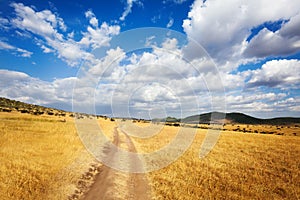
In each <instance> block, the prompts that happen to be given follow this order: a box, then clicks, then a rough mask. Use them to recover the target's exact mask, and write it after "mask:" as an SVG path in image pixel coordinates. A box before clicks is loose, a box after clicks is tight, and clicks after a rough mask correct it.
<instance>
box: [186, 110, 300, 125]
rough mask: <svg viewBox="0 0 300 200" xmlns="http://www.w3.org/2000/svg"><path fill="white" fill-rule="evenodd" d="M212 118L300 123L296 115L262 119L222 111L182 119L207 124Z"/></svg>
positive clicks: (247, 121) (247, 122)
mask: <svg viewBox="0 0 300 200" xmlns="http://www.w3.org/2000/svg"><path fill="white" fill-rule="evenodd" d="M212 116H213V117H212ZM212 119H214V121H215V122H220V121H221V120H224V119H225V121H224V122H225V123H236V124H270V125H283V124H295V123H300V118H294V117H279V118H271V119H260V118H255V117H252V116H249V115H246V114H243V113H221V112H210V113H205V114H200V115H193V116H189V117H186V118H184V119H182V120H181V122H183V123H189V124H207V123H211V120H212Z"/></svg>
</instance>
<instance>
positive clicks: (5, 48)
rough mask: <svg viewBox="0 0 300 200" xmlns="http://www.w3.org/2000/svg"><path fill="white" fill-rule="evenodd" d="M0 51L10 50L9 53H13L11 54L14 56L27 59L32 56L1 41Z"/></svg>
mask: <svg viewBox="0 0 300 200" xmlns="http://www.w3.org/2000/svg"><path fill="white" fill-rule="evenodd" d="M0 49H4V50H11V51H13V54H15V55H17V56H21V57H27V58H29V57H31V55H32V54H33V53H32V52H30V51H27V50H25V49H21V48H18V47H15V46H12V45H10V44H8V43H6V42H3V41H0Z"/></svg>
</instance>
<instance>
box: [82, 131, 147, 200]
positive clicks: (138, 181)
mask: <svg viewBox="0 0 300 200" xmlns="http://www.w3.org/2000/svg"><path fill="white" fill-rule="evenodd" d="M113 144H114V145H116V146H118V147H122V148H124V147H125V149H126V150H127V151H130V152H136V148H135V146H134V144H133V142H132V140H131V138H130V137H129V136H128V135H127V134H126V133H124V132H122V131H120V130H119V129H118V128H117V127H115V129H114V135H113ZM103 153H105V155H106V156H107V158H106V159H107V160H109V162H115V161H117V160H118V162H120V159H121V160H122V163H124V165H128V164H129V165H130V166H132V167H136V166H137V165H138V166H142V165H143V163H142V161H141V160H138V159H134V160H133V159H132V158H130V157H122V158H120V157H117V156H116V155H117V154H116V149H110V148H107V147H104V148H103ZM99 171H100V172H99V173H98V174H97V175H96V177H95V182H94V183H93V184H92V186H91V187H90V189H89V190H88V192H87V193H86V194H84V195H83V198H82V199H84V200H100V199H101V200H102V199H105V200H107V199H143V200H147V199H151V188H150V186H149V184H148V180H147V177H146V175H145V174H137V173H127V172H121V171H118V170H115V169H112V168H110V167H107V166H105V165H103V166H102V167H101V169H100V170H99Z"/></svg>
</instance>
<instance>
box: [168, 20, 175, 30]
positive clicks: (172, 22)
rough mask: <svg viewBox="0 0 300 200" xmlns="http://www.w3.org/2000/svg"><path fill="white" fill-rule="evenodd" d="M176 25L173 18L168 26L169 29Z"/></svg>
mask: <svg viewBox="0 0 300 200" xmlns="http://www.w3.org/2000/svg"><path fill="white" fill-rule="evenodd" d="M173 24H174V19H173V18H170V20H169V22H168V24H167V28H171V27H172V26H173Z"/></svg>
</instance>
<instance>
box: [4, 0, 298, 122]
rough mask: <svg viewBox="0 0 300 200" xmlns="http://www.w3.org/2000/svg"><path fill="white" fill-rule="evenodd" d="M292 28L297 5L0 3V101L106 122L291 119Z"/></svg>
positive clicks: (232, 1) (177, 0)
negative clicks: (218, 115) (208, 115)
mask: <svg viewBox="0 0 300 200" xmlns="http://www.w3.org/2000/svg"><path fill="white" fill-rule="evenodd" d="M270 5H272V6H270ZM145 27H154V28H148V29H147V28H146V29H145ZM299 27H300V3H299V1H297V0H291V1H289V3H288V4H287V3H286V2H285V1H283V0H280V1H276V2H273V1H271V0H260V1H258V0H257V1H239V0H228V1H227V2H226V4H224V2H223V1H221V0H207V1H202V0H195V1H192V0H165V1H150V0H113V1H84V2H83V1H38V2H36V1H5V0H4V1H3V0H2V1H0V58H1V59H0V66H1V68H0V77H1V78H0V96H3V97H7V98H11V99H16V100H21V101H25V102H28V103H34V104H41V105H45V106H54V107H57V108H60V109H66V110H72V104H73V109H74V110H75V111H77V110H78V111H84V112H96V113H98V114H106V115H112V116H132V117H143V118H151V117H164V116H169V115H172V116H176V117H181V116H188V115H192V114H197V113H203V112H209V111H213V110H219V111H227V112H244V113H246V114H250V115H253V116H256V117H263V118H268V117H278V116H298V117H300V104H299V103H300V96H299V95H300V94H299V93H300V92H299V83H300V61H299V59H300V29H299ZM141 28H142V29H141ZM74 88H75V89H74Z"/></svg>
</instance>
